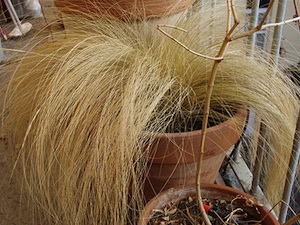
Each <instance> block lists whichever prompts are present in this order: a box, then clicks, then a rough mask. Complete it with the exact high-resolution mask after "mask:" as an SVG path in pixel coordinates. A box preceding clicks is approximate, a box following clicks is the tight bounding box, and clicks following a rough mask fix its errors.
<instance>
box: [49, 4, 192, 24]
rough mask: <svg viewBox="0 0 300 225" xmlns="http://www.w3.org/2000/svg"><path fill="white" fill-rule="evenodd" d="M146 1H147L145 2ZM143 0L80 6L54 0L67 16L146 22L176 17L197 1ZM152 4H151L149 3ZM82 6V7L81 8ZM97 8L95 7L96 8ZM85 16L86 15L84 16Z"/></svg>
mask: <svg viewBox="0 0 300 225" xmlns="http://www.w3.org/2000/svg"><path fill="white" fill-rule="evenodd" d="M143 1H145V0H143ZM143 1H141V0H131V1H128V2H126V1H111V2H109V1H99V2H100V3H98V1H95V2H93V4H95V5H93V4H92V5H91V4H88V5H85V4H80V5H79V6H78V5H76V4H73V3H70V2H72V1H70V0H68V1H65V2H64V1H62V0H54V4H55V6H56V7H57V8H59V9H60V10H61V11H62V12H64V13H67V14H75V15H76V14H82V13H81V12H80V11H82V12H85V13H88V14H92V15H96V14H99V13H105V14H107V15H112V16H114V17H116V18H119V19H122V20H128V19H129V20H144V19H156V18H161V17H165V16H170V15H174V14H177V13H180V12H182V11H184V10H186V9H187V8H188V7H190V6H191V5H192V4H193V3H194V2H195V0H184V1H175V0H172V1H171V0H169V1H166V2H164V4H166V5H163V6H161V5H160V4H159V5H157V3H160V1H158V0H151V1H150V0H148V1H145V3H144V2H143ZM76 2H77V3H80V2H82V0H76V1H75V3H76ZM149 2H150V3H149ZM137 3H138V4H142V5H144V9H143V10H142V11H141V12H139V11H137V10H136V11H132V7H133V6H134V4H137ZM80 6H81V7H80ZM94 6H95V7H94ZM82 15H83V16H84V14H82Z"/></svg>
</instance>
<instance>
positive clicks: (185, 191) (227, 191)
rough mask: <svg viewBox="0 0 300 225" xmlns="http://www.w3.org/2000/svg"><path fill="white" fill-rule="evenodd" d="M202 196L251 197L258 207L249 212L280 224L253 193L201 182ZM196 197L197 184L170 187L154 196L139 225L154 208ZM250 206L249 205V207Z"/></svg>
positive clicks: (271, 223) (265, 224)
mask: <svg viewBox="0 0 300 225" xmlns="http://www.w3.org/2000/svg"><path fill="white" fill-rule="evenodd" d="M201 190H202V197H203V198H208V199H224V200H231V199H233V198H235V197H236V196H237V195H240V196H244V197H246V199H251V200H252V201H253V202H254V203H255V206H256V207H253V208H252V209H249V210H248V211H247V213H250V214H251V215H253V216H254V217H255V218H257V220H258V221H259V220H261V219H263V221H262V223H261V224H262V225H279V222H278V221H277V219H276V218H275V217H274V215H273V214H272V213H270V212H269V209H268V208H266V207H265V206H263V205H261V204H260V203H259V202H258V201H257V200H256V199H254V198H253V197H252V196H251V195H249V194H246V193H244V192H241V191H239V190H236V189H233V188H230V187H227V186H224V185H218V184H201ZM189 196H190V197H194V196H196V190H195V185H193V184H190V185H187V186H185V187H183V186H177V187H174V188H170V189H168V190H166V191H164V192H162V193H160V194H158V195H157V196H155V197H154V198H152V199H151V200H150V201H149V202H148V203H147V205H146V206H145V207H144V209H143V211H142V214H141V216H140V218H139V222H138V225H147V222H148V221H149V219H150V218H151V217H150V216H151V214H152V212H153V209H163V207H165V205H166V204H168V203H170V202H176V201H179V200H180V199H183V198H185V197H189ZM239 204H241V208H242V207H243V205H246V204H247V203H246V201H245V200H240V201H239ZM248 208H249V207H248Z"/></svg>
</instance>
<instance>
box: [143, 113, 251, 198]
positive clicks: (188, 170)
mask: <svg viewBox="0 0 300 225" xmlns="http://www.w3.org/2000/svg"><path fill="white" fill-rule="evenodd" d="M245 117H246V110H244V109H241V110H240V111H238V113H237V114H236V115H234V116H233V117H232V118H230V119H229V120H227V121H225V122H223V123H221V124H219V125H217V126H214V127H211V128H208V129H207V134H206V142H205V147H204V155H203V166H202V173H201V181H202V182H203V183H214V182H215V179H216V177H217V174H218V171H219V169H220V167H221V165H222V162H223V160H224V158H225V155H226V152H227V151H228V150H229V149H230V148H231V147H232V146H233V145H234V144H235V143H236V142H237V141H238V139H239V138H240V136H241V133H242V129H243V125H244V120H245ZM200 135H201V130H198V131H192V132H185V133H161V134H157V135H156V138H155V140H154V142H152V145H151V146H147V150H148V151H150V158H149V163H148V167H149V168H148V169H149V174H148V177H147V180H146V183H145V188H144V192H145V196H146V198H147V199H150V198H152V197H153V196H154V195H155V194H157V193H159V192H161V191H163V190H165V189H168V188H170V187H174V186H178V185H181V184H191V183H194V182H195V176H196V168H197V159H198V151H199V149H200Z"/></svg>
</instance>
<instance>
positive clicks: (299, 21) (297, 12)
mask: <svg viewBox="0 0 300 225" xmlns="http://www.w3.org/2000/svg"><path fill="white" fill-rule="evenodd" d="M294 7H295V17H299V16H300V15H299V10H298V5H297V1H296V0H294ZM298 27H299V31H300V20H298Z"/></svg>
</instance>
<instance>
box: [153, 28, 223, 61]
mask: <svg viewBox="0 0 300 225" xmlns="http://www.w3.org/2000/svg"><path fill="white" fill-rule="evenodd" d="M162 27H169V28H173V29H176V30H180V31H182V32H185V33H187V31H186V30H184V29H182V28H180V27H176V26H171V25H166V24H158V25H157V29H158V30H159V31H160V32H162V33H163V34H164V35H166V36H167V37H169V38H170V39H171V40H173V41H175V42H176V43H177V44H179V45H180V46H181V47H183V48H184V49H186V50H187V51H188V52H190V53H192V54H194V55H196V56H200V57H202V58H205V59H211V60H222V59H223V58H222V57H211V56H207V55H203V54H201V53H198V52H196V51H194V50H192V49H190V48H189V47H187V46H186V45H185V44H183V43H182V42H181V41H179V40H177V39H176V38H174V37H173V36H172V35H170V34H169V33H167V32H166V31H164V30H163V29H161V28H162Z"/></svg>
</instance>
